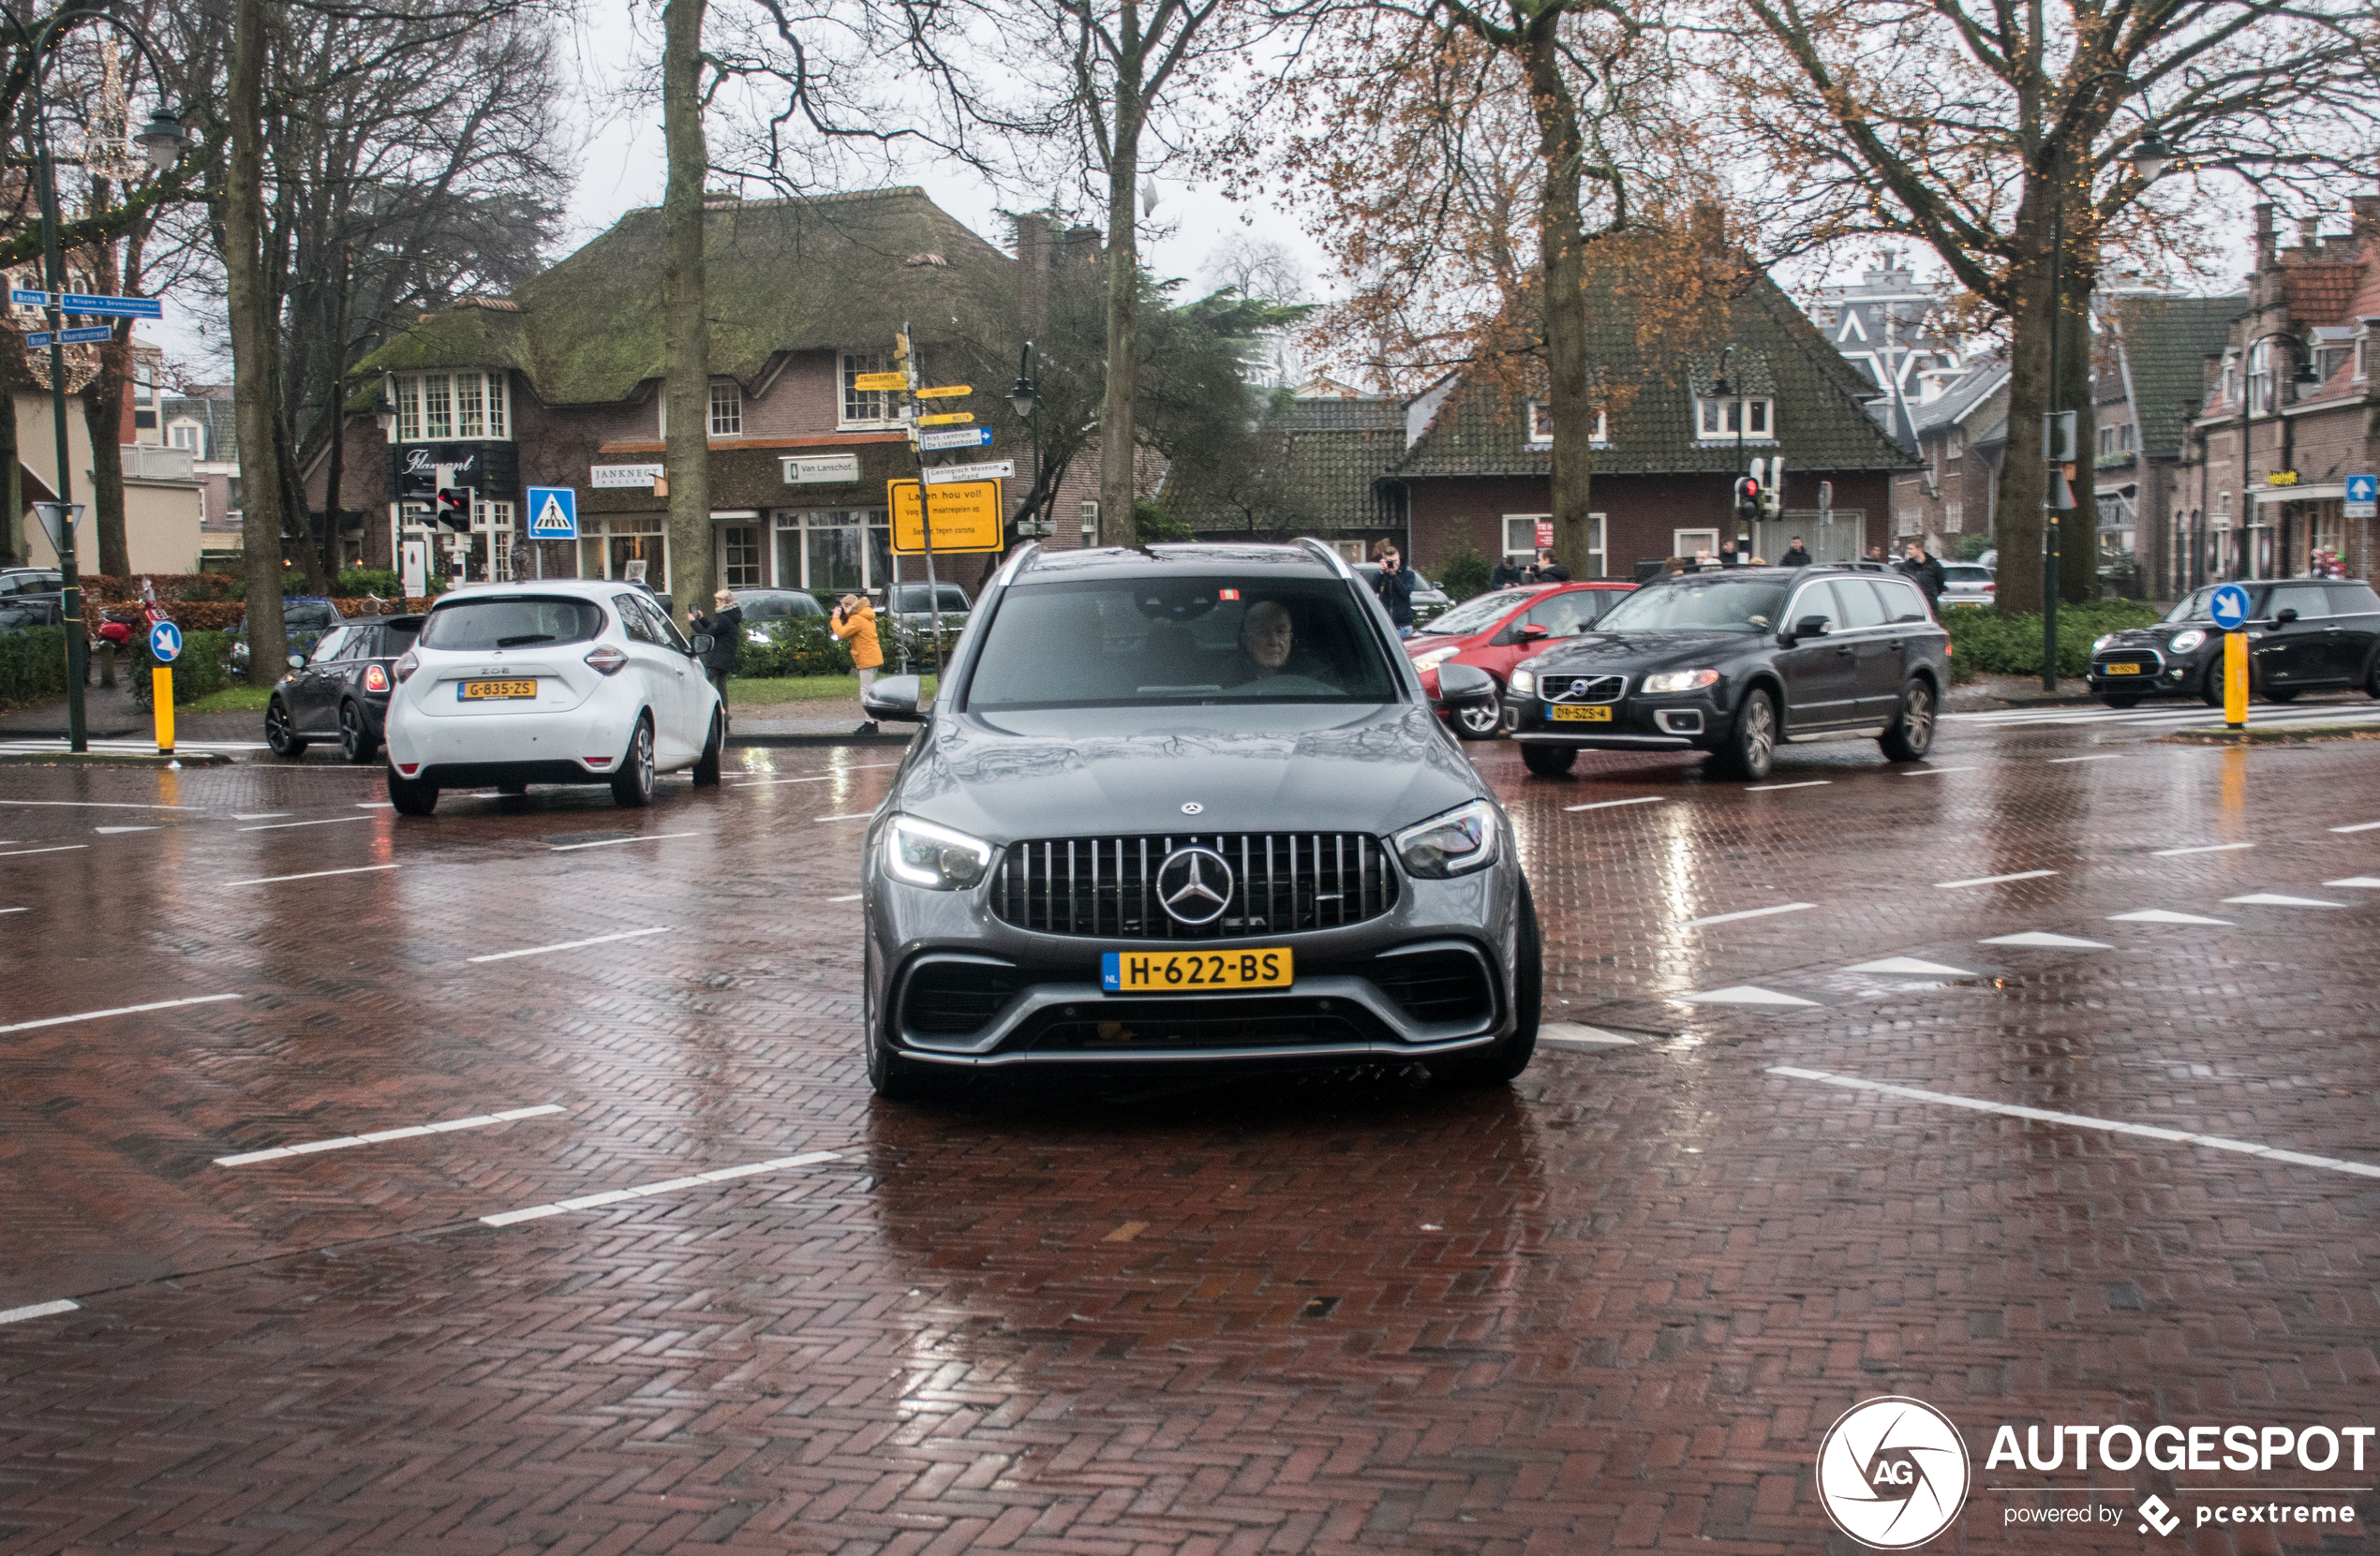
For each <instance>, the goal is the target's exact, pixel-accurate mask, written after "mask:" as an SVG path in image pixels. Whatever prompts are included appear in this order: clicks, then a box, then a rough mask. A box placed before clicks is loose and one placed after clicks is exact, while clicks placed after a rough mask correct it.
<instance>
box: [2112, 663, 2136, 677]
mask: <svg viewBox="0 0 2380 1556" xmlns="http://www.w3.org/2000/svg"><path fill="white" fill-rule="evenodd" d="M2107 674H2110V675H2137V674H2140V666H2138V665H2136V664H2111V665H2109V666H2108V667H2107Z"/></svg>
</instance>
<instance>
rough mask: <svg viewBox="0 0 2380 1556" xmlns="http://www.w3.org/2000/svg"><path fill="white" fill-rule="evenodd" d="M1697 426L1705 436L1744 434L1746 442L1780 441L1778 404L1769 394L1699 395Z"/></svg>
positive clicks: (1696, 401)
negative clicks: (1778, 439) (1778, 438)
mask: <svg viewBox="0 0 2380 1556" xmlns="http://www.w3.org/2000/svg"><path fill="white" fill-rule="evenodd" d="M1695 405H1696V407H1697V408H1698V420H1697V422H1696V425H1697V429H1698V430H1699V432H1700V434H1701V436H1702V437H1703V438H1704V439H1705V440H1709V439H1716V438H1728V437H1741V438H1743V439H1744V440H1745V441H1746V442H1767V443H1773V442H1775V441H1777V403H1776V402H1775V401H1774V400H1771V399H1770V398H1768V396H1766V395H1764V394H1763V395H1755V396H1750V397H1747V396H1744V395H1737V394H1730V395H1721V396H1713V395H1698V396H1696V398H1695Z"/></svg>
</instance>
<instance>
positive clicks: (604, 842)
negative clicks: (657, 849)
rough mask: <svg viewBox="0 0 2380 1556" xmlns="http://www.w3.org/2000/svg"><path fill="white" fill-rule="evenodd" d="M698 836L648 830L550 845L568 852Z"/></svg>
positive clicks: (686, 833) (557, 850)
mask: <svg viewBox="0 0 2380 1556" xmlns="http://www.w3.org/2000/svg"><path fill="white" fill-rule="evenodd" d="M700 836H701V834H700V833H695V832H648V833H646V834H645V835H644V836H642V837H604V838H602V839H599V840H598V841H595V842H592V843H556V844H554V845H552V846H553V850H554V852H556V853H568V852H570V851H571V850H573V849H574V848H617V847H618V846H619V845H620V844H622V843H658V842H661V841H662V840H663V839H664V838H669V837H700Z"/></svg>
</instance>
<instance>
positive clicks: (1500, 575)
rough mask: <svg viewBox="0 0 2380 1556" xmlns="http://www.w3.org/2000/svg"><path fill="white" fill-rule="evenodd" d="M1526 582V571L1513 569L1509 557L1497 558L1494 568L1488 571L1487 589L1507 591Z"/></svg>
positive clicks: (1518, 568)
mask: <svg viewBox="0 0 2380 1556" xmlns="http://www.w3.org/2000/svg"><path fill="white" fill-rule="evenodd" d="M1528 581H1529V575H1528V571H1527V570H1526V569H1525V568H1520V567H1515V566H1514V565H1513V563H1512V558H1511V557H1510V556H1499V557H1497V558H1496V560H1495V566H1494V567H1492V568H1490V569H1488V587H1489V588H1491V589H1509V588H1510V587H1511V586H1512V585H1515V584H1525V583H1527V582H1528Z"/></svg>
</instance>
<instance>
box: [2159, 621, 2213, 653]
mask: <svg viewBox="0 0 2380 1556" xmlns="http://www.w3.org/2000/svg"><path fill="white" fill-rule="evenodd" d="M2206 641H2207V634H2206V632H2205V631H2204V630H2201V629H2199V628H2196V627H2193V628H2191V629H2190V630H2188V631H2186V632H2176V633H2175V634H2174V635H2173V641H2172V642H2170V643H2168V644H2166V645H2165V646H2166V647H2168V648H2170V649H2172V650H2173V651H2174V652H2175V653H2177V654H2187V653H2189V652H2190V651H2191V650H2192V649H2193V648H2195V647H2197V646H2198V645H2200V644H2202V643H2204V642H2206Z"/></svg>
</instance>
